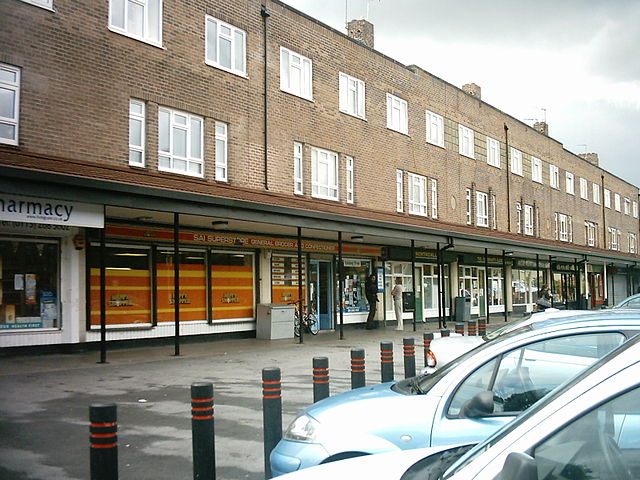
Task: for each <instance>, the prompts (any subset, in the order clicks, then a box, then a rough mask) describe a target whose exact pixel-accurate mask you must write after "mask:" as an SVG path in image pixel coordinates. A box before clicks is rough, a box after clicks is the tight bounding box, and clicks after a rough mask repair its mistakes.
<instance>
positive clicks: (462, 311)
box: [455, 297, 471, 323]
mask: <svg viewBox="0 0 640 480" xmlns="http://www.w3.org/2000/svg"><path fill="white" fill-rule="evenodd" d="M455 306H456V316H455V321H456V323H460V322H468V321H469V320H470V319H471V297H456V300H455Z"/></svg>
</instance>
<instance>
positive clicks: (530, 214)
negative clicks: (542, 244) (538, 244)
mask: <svg viewBox="0 0 640 480" xmlns="http://www.w3.org/2000/svg"><path fill="white" fill-rule="evenodd" d="M533 224H534V211H533V205H527V204H525V205H524V234H525V235H529V236H533V233H534V228H533Z"/></svg>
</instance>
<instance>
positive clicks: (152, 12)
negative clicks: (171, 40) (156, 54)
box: [109, 0, 162, 47]
mask: <svg viewBox="0 0 640 480" xmlns="http://www.w3.org/2000/svg"><path fill="white" fill-rule="evenodd" d="M129 6H135V7H138V8H142V9H143V14H142V25H141V26H140V29H141V30H142V33H141V34H138V33H137V32H135V31H133V30H132V29H131V26H130V25H129V14H130V9H129V8H128V7H129ZM116 7H118V8H119V9H120V8H121V9H122V11H121V12H120V13H121V15H122V24H121V25H116V23H115V22H116V18H115V17H116V12H115V10H116ZM156 22H157V24H156V25H155V29H157V38H154V37H153V34H152V33H151V31H152V26H153V24H154V23H156ZM109 30H111V31H112V32H115V33H119V34H121V35H125V36H127V37H131V38H134V39H136V40H140V41H141V42H145V43H148V44H150V45H154V46H156V47H162V0H109Z"/></svg>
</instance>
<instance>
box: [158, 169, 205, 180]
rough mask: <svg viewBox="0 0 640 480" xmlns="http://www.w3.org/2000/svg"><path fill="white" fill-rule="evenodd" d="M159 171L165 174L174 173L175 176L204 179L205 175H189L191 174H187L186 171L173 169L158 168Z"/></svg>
mask: <svg viewBox="0 0 640 480" xmlns="http://www.w3.org/2000/svg"><path fill="white" fill-rule="evenodd" d="M158 171H159V172H165V173H173V174H175V175H184V176H185V177H194V178H204V175H203V174H195V173H189V172H185V171H182V170H173V169H170V168H161V167H158Z"/></svg>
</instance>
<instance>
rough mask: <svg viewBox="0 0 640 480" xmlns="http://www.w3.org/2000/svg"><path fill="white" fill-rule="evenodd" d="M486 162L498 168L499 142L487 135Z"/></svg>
mask: <svg viewBox="0 0 640 480" xmlns="http://www.w3.org/2000/svg"><path fill="white" fill-rule="evenodd" d="M487 164H488V165H491V166H492V167H496V168H500V142H499V141H498V140H496V139H495V138H491V137H489V136H487Z"/></svg>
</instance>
